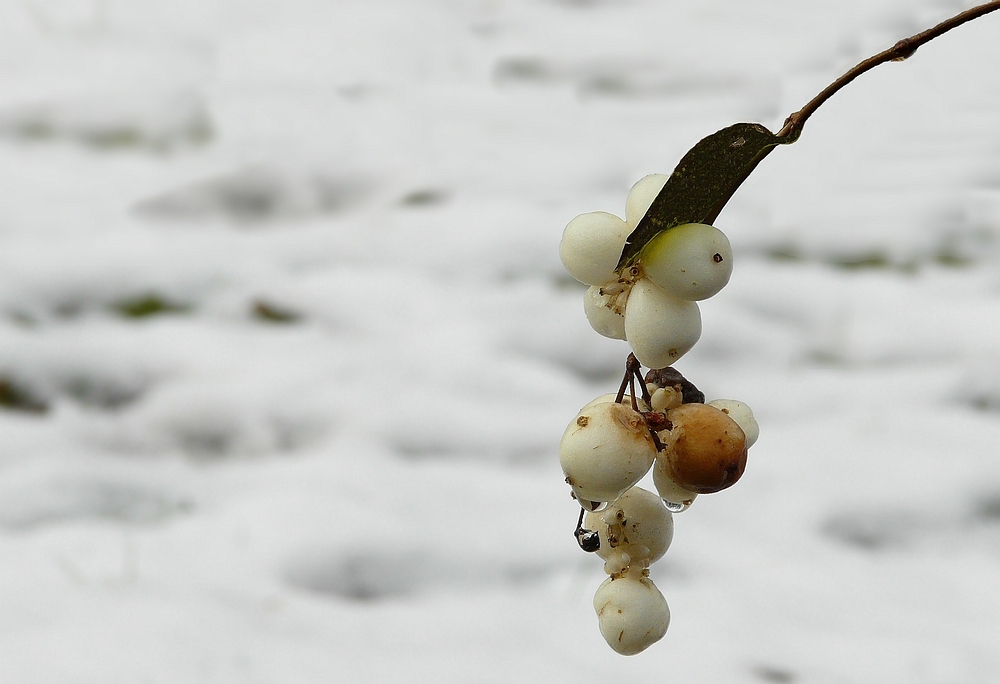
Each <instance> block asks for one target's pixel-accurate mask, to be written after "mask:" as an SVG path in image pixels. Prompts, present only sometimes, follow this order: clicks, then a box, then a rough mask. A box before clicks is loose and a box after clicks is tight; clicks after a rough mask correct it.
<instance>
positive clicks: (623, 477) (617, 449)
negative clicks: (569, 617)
mask: <svg viewBox="0 0 1000 684" xmlns="http://www.w3.org/2000/svg"><path fill="white" fill-rule="evenodd" d="M666 179H667V176H664V175H653V176H647V177H646V178H644V179H642V180H641V181H639V182H638V183H636V184H635V186H634V187H633V188H632V190H631V192H630V193H629V196H628V201H627V202H626V209H625V215H626V220H625V221H622V220H621V219H620V218H618V217H616V216H613V215H612V214H607V213H603V212H593V213H590V214H582V215H580V216H578V217H576V218H575V219H573V220H572V221H571V222H570V224H569V225H568V226H567V227H566V231H565V232H564V234H563V239H562V243H561V244H560V247H559V249H560V256H561V258H562V261H563V264H564V265H565V266H566V268H567V270H568V271H569V272H570V274H571V275H572V276H573V277H574V278H576V279H577V280H580V281H582V282H584V283H586V284H588V285H590V286H591V287H590V289H589V290H588V291H587V295H586V298H585V311H586V313H587V318H588V320H589V321H590V323H591V325H592V326H593V328H594V329H595V330H596V331H597V332H599V333H601V334H602V335H605V336H606V337H612V338H616V339H623V340H626V341H628V343H629V345H630V346H631V348H632V352H633V354H632V355H630V357H629V361H628V363H627V367H626V374H625V379H624V380H623V381H622V385H621V387H620V389H619V391H618V393H617V394H605V395H603V396H600V397H598V398H597V399H595V400H594V401H592V402H590V403H589V404H587V405H586V406H584V407H583V409H582V410H581V411H580V412H579V413H578V414H577V416H576V418H574V419H573V421H571V422H570V424H569V426H568V427H567V428H566V431H565V433H564V434H563V437H562V441H561V443H560V447H559V458H560V463H561V465H562V469H563V473H564V474H565V476H566V482H567V484H569V486H570V488H571V489H572V493H573V497H574V498H575V499H576V500H577V501H578V502H579V504H580V506H581V507H582V509H583V510H582V511H581V512H580V520H579V522H578V524H577V529H576V537H577V541H578V542H579V544H580V546H581V548H583V549H584V550H585V551H593V552H596V553H597V555H598V556H600V557H601V558H602V559H604V569H605V571H606V572H607V574H608V575H609V577H608V579H607V580H606V581H605V582H604V583H603V584H602V585H601V587H600V588H599V589H598V590H597V594H596V595H595V597H594V609H595V610H596V611H597V615H598V619H599V622H600V629H601V634H602V635H603V636H604V638H605V640H606V641H607V642H608V644H609V645H610V646H611V647H612V648H613V649H614V650H615V651H617V652H618V653H621V654H623V655H633V654H636V653H639V652H640V651H642V650H644V649H645V648H647V647H648V646H649V645H651V644H653V643H655V642H656V641H658V640H659V639H660V638H661V637H662V636H663V635H664V633H665V632H666V630H667V625H668V624H669V622H670V611H669V609H668V607H667V602H666V600H665V599H664V598H663V595H662V594H661V593H660V591H659V589H657V588H656V586H655V585H654V584H653V582H652V581H651V580H650V579H649V565H650V563H652V562H654V561H656V560H657V559H659V558H661V557H662V556H663V555H664V554H665V553H666V551H667V548H668V547H669V546H670V542H671V540H672V538H673V530H674V524H673V514H674V513H680V512H683V511H685V510H686V509H687V508H688V507H689V506H690V505H691V504H692V502H693V501H694V499H695V497H697V496H698V495H699V494H708V493H712V492H718V491H721V490H723V489H725V488H727V487H730V486H732V485H733V484H735V483H736V481H737V480H739V478H740V476H741V475H742V474H743V470H744V468H745V467H746V459H747V449H749V447H750V446H751V445H752V444H753V443H754V442H755V441H756V439H757V434H758V427H757V422H756V420H755V419H754V416H753V413H752V412H751V410H750V408H749V407H748V406H747V405H746V404H744V403H742V402H739V401H735V400H731V399H719V400H715V401H711V402H709V403H705V396H704V394H702V393H701V392H700V391H699V390H698V389H697V388H696V387H695V386H694V385H693V384H692V383H691V382H689V381H688V380H687V379H686V378H684V377H683V376H682V375H681V374H680V373H678V372H677V371H676V370H674V369H673V368H672V367H670V366H671V364H672V363H673V362H674V361H675V360H676V359H677V358H679V357H680V356H681V355H683V354H684V353H686V352H687V351H688V350H689V349H691V347H693V346H694V344H695V342H697V341H698V338H699V337H700V335H701V314H700V313H699V310H698V305H697V304H696V303H695V302H696V301H698V300H702V299H707V298H708V297H711V296H712V295H714V294H715V293H717V292H718V291H719V290H721V289H722V288H723V287H724V286H725V285H726V283H727V282H728V281H729V276H730V275H731V273H732V250H731V248H730V246H729V241H728V240H727V239H726V237H725V235H723V234H722V232H721V231H719V230H718V229H716V228H714V227H712V226H708V225H704V224H695V223H690V224H685V225H681V226H676V227H674V228H670V229H669V230H666V231H663V232H662V233H660V234H659V235H657V236H656V237H654V238H653V239H652V240H651V241H650V242H649V243H648V244H647V245H646V246H645V247H644V248H643V250H642V252H641V253H640V256H639V259H638V261H637V262H636V263H635V264H634V265H631V266H630V267H629V268H628V270H627V271H626V272H625V273H620V272H617V271H616V270H615V269H616V267H617V265H618V261H619V258H620V256H621V253H622V250H623V248H624V246H625V240H626V238H627V237H628V235H629V234H630V233H631V232H632V231H633V230H634V229H635V227H636V225H638V223H639V221H640V219H641V218H642V217H643V215H644V214H645V213H646V211H647V210H648V209H649V206H650V204H651V203H652V201H653V199H654V198H655V197H656V195H657V193H659V191H660V189H661V188H662V187H663V184H664V182H665V181H666ZM640 365H645V366H648V367H650V368H652V369H653V370H650V371H649V372H648V373H647V374H646V375H645V376H642V375H641V374H640ZM637 388H638V392H637V391H636V390H637ZM626 390H628V391H626ZM650 471H652V476H653V477H652V479H653V484H654V487H655V488H656V492H657V493H656V494H653V493H652V492H649V491H647V490H645V489H642V488H640V487H637V486H636V484H637V483H638V482H639V481H640V480H641V479H642V478H643V477H645V476H646V474H647V473H649V472H650Z"/></svg>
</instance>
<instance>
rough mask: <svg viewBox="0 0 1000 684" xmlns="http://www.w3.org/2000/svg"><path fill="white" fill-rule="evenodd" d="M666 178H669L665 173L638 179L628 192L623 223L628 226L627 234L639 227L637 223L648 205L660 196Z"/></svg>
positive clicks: (647, 209)
mask: <svg viewBox="0 0 1000 684" xmlns="http://www.w3.org/2000/svg"><path fill="white" fill-rule="evenodd" d="M668 178H670V176H668V175H667V174H665V173H653V174H650V175H648V176H646V177H645V178H641V179H639V181H638V182H637V183H636V184H635V185H633V186H632V189H631V190H629V191H628V198H627V199H626V200H625V222H626V223H627V224H628V227H629V232H631V231H633V230H635V227H636V226H637V225H639V221H641V220H642V217H643V216H645V215H646V212H647V211H649V205H651V204H652V203H653V200H654V199H656V196H657V195H658V194H660V190H662V189H663V186H664V184H665V183H666V182H667V179H668Z"/></svg>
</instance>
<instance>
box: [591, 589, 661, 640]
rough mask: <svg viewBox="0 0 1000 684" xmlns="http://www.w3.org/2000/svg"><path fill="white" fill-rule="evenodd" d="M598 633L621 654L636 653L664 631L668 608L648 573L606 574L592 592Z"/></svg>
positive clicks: (659, 636) (659, 637) (658, 638)
mask: <svg viewBox="0 0 1000 684" xmlns="http://www.w3.org/2000/svg"><path fill="white" fill-rule="evenodd" d="M594 610H595V611H597V619H598V622H599V624H600V628H601V636H603V637H604V640H605V641H607V642H608V645H609V646H610V647H611V648H613V649H614V650H615V651H617V652H618V653H621V654H622V655H635V654H636V653H640V652H642V651H644V650H646V649H647V648H649V647H650V646H651V645H653V644H655V643H656V642H657V641H659V640H660V639H662V638H663V635H664V634H666V633H667V627H669V626H670V608H668V607H667V601H666V599H664V598H663V594H661V593H660V590H659V589H657V588H656V585H655V584H653V582H652V580H650V579H649V578H648V577H641V576H638V577H636V576H633V573H629V574H626V575H625V576H623V577H617V578H616V577H609V578H608V579H607V580H605V581H604V584H602V585H601V586H600V587H599V588H598V589H597V593H596V594H595V595H594Z"/></svg>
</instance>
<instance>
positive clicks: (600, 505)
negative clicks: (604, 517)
mask: <svg viewBox="0 0 1000 684" xmlns="http://www.w3.org/2000/svg"><path fill="white" fill-rule="evenodd" d="M577 501H579V502H580V505H581V506H583V509H584V510H585V511H591V512H592V513H596V512H597V511H603V510H604V509H605V508H607V507H608V504H610V503H611V502H610V501H587V500H586V499H577Z"/></svg>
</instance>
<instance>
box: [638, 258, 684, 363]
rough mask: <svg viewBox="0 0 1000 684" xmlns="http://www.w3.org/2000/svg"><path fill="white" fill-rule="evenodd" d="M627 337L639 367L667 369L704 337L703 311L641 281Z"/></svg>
mask: <svg viewBox="0 0 1000 684" xmlns="http://www.w3.org/2000/svg"><path fill="white" fill-rule="evenodd" d="M625 337H626V339H627V340H628V343H629V346H630V347H632V352H633V353H634V354H635V357H636V358H637V359H639V363H641V364H642V365H644V366H648V367H649V368H665V367H666V366H670V365H673V363H674V362H675V361H677V359H679V358H680V357H681V356H683V355H684V354H686V353H687V352H688V350H690V349H691V347H693V346H694V344H695V342H697V341H698V338H699V337H701V311H700V310H699V309H698V305H697V304H695V303H694V302H692V301H688V300H685V299H679V298H678V297H675V296H673V295H671V294H668V293H667V292H666V291H665V290H663V288H661V287H658V286H657V285H655V284H653V283H652V282H651V281H650V280H649V279H648V278H640V279H639V280H638V281H637V282H636V283H635V285H634V286H633V287H632V293H631V294H630V295H629V297H628V304H627V305H626V306H625Z"/></svg>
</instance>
